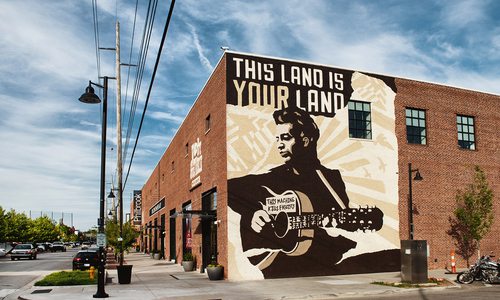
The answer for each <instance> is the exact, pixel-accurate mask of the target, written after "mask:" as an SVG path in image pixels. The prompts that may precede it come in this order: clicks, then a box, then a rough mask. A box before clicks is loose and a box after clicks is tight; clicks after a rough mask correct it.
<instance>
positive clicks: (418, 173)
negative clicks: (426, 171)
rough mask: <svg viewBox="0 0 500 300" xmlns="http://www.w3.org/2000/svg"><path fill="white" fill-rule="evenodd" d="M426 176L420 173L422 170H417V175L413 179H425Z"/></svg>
mask: <svg viewBox="0 0 500 300" xmlns="http://www.w3.org/2000/svg"><path fill="white" fill-rule="evenodd" d="M423 179H424V178H423V177H422V176H421V175H420V172H419V171H418V170H417V172H416V173H415V177H413V180H418V181H420V180H423Z"/></svg>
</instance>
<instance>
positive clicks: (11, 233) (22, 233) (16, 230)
mask: <svg viewBox="0 0 500 300" xmlns="http://www.w3.org/2000/svg"><path fill="white" fill-rule="evenodd" d="M30 222H31V220H30V219H29V218H28V217H27V216H26V215H25V214H20V213H16V211H15V210H13V209H11V210H10V211H9V212H8V213H6V214H5V218H4V225H5V227H4V228H3V231H4V238H5V241H6V242H27V241H30V240H31V236H30V235H29V227H30Z"/></svg>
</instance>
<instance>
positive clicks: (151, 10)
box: [124, 0, 158, 161]
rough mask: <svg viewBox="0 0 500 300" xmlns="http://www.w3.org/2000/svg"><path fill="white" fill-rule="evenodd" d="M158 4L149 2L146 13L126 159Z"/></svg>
mask: <svg viewBox="0 0 500 300" xmlns="http://www.w3.org/2000/svg"><path fill="white" fill-rule="evenodd" d="M157 5H158V1H157V0H155V1H153V2H151V1H150V2H149V5H148V13H147V15H146V21H145V23H144V32H143V35H142V42H141V49H140V51H139V59H138V67H137V69H136V77H135V85H134V93H133V96H132V103H131V109H130V114H129V119H128V126H127V135H126V141H125V147H124V149H125V151H124V157H125V159H124V161H126V158H127V153H128V148H129V144H130V137H131V135H132V130H133V124H134V119H135V111H136V107H137V102H138V99H139V94H140V89H141V84H142V78H143V75H144V70H145V66H146V59H147V54H148V52H149V51H148V50H149V42H150V40H151V33H152V29H153V25H154V19H155V16H156V9H157Z"/></svg>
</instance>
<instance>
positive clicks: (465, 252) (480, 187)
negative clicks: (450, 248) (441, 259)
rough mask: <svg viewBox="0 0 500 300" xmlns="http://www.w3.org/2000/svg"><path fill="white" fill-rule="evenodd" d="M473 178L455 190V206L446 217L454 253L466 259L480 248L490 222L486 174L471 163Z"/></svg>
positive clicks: (491, 205)
mask: <svg viewBox="0 0 500 300" xmlns="http://www.w3.org/2000/svg"><path fill="white" fill-rule="evenodd" d="M474 171H475V174H474V182H473V183H471V184H469V185H468V186H467V187H466V189H465V191H461V190H459V191H457V194H456V196H455V200H456V203H457V208H456V209H455V211H454V218H452V217H450V218H449V222H450V229H449V230H448V231H447V233H448V234H449V235H450V236H451V237H452V238H453V239H454V240H455V245H456V246H457V248H458V250H457V254H459V255H460V256H462V257H463V258H464V259H465V260H466V261H467V266H469V259H470V258H471V257H472V255H473V254H474V251H476V250H477V251H478V256H479V251H480V242H481V240H482V239H483V237H484V236H485V235H486V234H487V233H488V231H489V230H490V229H491V225H492V224H493V191H492V190H491V189H490V188H489V186H488V181H487V180H486V175H485V174H484V172H483V170H481V168H480V167H479V166H475V167H474Z"/></svg>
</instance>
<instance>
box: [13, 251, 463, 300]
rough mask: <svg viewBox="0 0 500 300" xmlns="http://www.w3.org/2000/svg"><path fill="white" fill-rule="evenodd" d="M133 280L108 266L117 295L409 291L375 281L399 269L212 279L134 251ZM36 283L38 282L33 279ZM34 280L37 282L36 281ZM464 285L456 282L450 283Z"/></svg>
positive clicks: (43, 290) (79, 294)
mask: <svg viewBox="0 0 500 300" xmlns="http://www.w3.org/2000/svg"><path fill="white" fill-rule="evenodd" d="M126 260H127V262H128V264H131V265H133V269H132V282H131V283H130V284H118V276H117V273H116V270H108V274H109V276H110V277H112V283H111V284H107V285H106V286H105V290H106V293H107V294H108V295H109V298H115V299H134V300H147V299H335V298H345V297H354V296H356V297H360V296H373V295H378V296H381V295H390V294H395V293H408V292H411V291H415V290H418V289H404V288H396V287H390V286H382V285H375V284H372V282H377V281H384V282H399V281H400V280H401V277H400V273H399V272H390V273H372V274H355V275H337V276H322V277H305V278H286V279H267V280H257V281H228V280H222V281H210V280H209V279H208V277H207V275H206V273H203V274H202V273H199V271H193V272H184V271H183V270H182V267H181V266H180V265H176V264H173V263H170V262H167V261H164V260H153V259H151V258H150V256H149V255H146V254H142V253H130V254H128V255H127V256H126ZM429 277H436V278H445V279H448V280H449V281H450V282H452V283H454V280H455V278H456V275H455V274H445V271H444V270H432V271H429ZM33 283H34V282H33ZM33 283H32V284H33ZM445 288H460V286H459V285H458V284H456V283H454V284H452V285H450V286H447V287H428V288H427V287H426V289H445ZM96 290H97V287H96V286H66V287H35V286H32V287H29V286H28V287H27V289H24V290H23V291H22V292H20V293H16V295H11V296H13V297H15V298H11V297H7V299H16V298H17V299H32V300H36V299H92V295H93V294H95V292H96Z"/></svg>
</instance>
